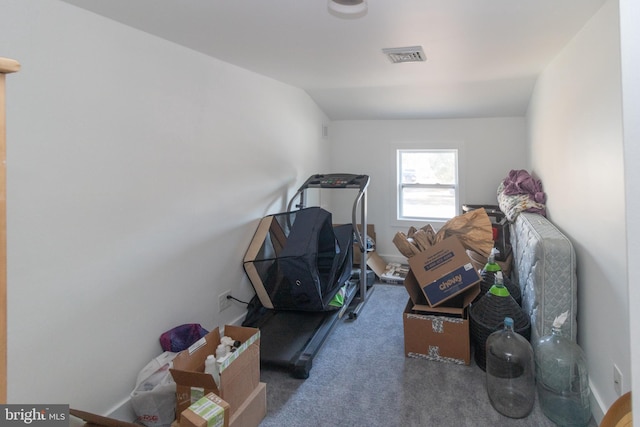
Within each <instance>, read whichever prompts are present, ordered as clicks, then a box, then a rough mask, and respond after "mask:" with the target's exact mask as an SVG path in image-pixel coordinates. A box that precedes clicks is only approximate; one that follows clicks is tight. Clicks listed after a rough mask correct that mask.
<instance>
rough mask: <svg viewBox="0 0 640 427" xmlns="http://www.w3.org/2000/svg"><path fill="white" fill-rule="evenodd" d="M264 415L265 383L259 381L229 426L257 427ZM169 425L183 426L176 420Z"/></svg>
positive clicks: (265, 401) (235, 413)
mask: <svg viewBox="0 0 640 427" xmlns="http://www.w3.org/2000/svg"><path fill="white" fill-rule="evenodd" d="M266 415H267V385H266V384H265V383H260V384H258V387H256V389H255V390H254V391H253V392H252V393H251V394H250V395H249V397H248V398H247V399H246V400H245V401H244V403H243V404H242V405H240V407H239V408H237V410H236V411H235V412H234V414H233V415H232V416H231V419H230V420H229V427H258V425H260V422H261V421H262V420H263V419H264V417H265V416H266ZM138 427H139V426H138ZM171 427H183V425H182V424H181V423H180V422H178V421H177V420H176V421H174V422H173V423H172V424H171Z"/></svg>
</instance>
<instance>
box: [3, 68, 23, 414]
mask: <svg viewBox="0 0 640 427" xmlns="http://www.w3.org/2000/svg"><path fill="white" fill-rule="evenodd" d="M18 70H20V64H19V63H18V62H17V61H15V60H13V59H9V58H0V403H7V186H6V184H7V167H6V157H7V146H6V141H7V125H6V111H5V74H9V73H15V72H16V71H18Z"/></svg>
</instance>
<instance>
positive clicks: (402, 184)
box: [397, 149, 459, 220]
mask: <svg viewBox="0 0 640 427" xmlns="http://www.w3.org/2000/svg"><path fill="white" fill-rule="evenodd" d="M397 183H398V186H397V188H398V219H399V220H448V219H450V218H453V217H454V216H456V215H457V214H458V197H459V196H458V190H459V187H458V150H457V149H444V150H431V149H430V150H422V149H412V150H404V149H399V150H397Z"/></svg>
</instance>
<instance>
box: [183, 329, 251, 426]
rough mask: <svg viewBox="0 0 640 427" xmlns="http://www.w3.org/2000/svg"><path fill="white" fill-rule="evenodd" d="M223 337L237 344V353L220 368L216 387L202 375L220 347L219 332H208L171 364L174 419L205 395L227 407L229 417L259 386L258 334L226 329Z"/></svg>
mask: <svg viewBox="0 0 640 427" xmlns="http://www.w3.org/2000/svg"><path fill="white" fill-rule="evenodd" d="M224 335H226V336H228V337H230V338H232V339H233V340H236V341H240V343H241V344H240V346H239V347H238V348H237V350H236V351H235V352H234V353H233V354H232V355H231V356H230V357H229V358H227V359H226V360H225V362H224V363H222V365H221V367H220V387H217V385H216V383H215V381H214V379H213V377H212V376H211V375H209V374H206V373H205V372H204V363H205V360H206V358H207V356H208V355H210V354H215V351H216V348H217V347H218V344H220V339H221V336H220V330H219V329H218V328H216V329H214V330H213V331H211V332H209V333H208V334H207V335H205V336H204V337H202V338H201V339H200V340H198V341H197V342H196V343H194V344H193V345H192V346H191V347H189V348H188V349H186V350H183V351H181V352H180V353H179V354H178V355H177V356H176V357H175V359H174V360H173V368H172V369H171V375H172V376H173V379H174V380H175V382H176V417H177V418H178V421H180V414H181V413H182V411H184V410H185V409H187V408H188V407H189V406H191V404H193V403H195V402H196V401H198V400H199V399H200V398H202V397H203V396H205V395H206V394H208V393H211V392H213V393H215V394H216V395H218V396H220V397H221V398H222V399H223V400H224V401H226V402H227V403H228V404H229V406H230V415H231V416H233V414H234V412H235V411H236V410H237V409H238V408H239V407H240V406H241V405H242V404H243V403H245V400H246V399H247V398H248V397H249V396H250V395H251V394H252V393H253V392H254V391H255V389H256V388H257V387H258V385H259V383H260V331H259V330H258V329H255V328H247V327H242V326H234V325H226V326H225V328H224Z"/></svg>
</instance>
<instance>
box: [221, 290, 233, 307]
mask: <svg viewBox="0 0 640 427" xmlns="http://www.w3.org/2000/svg"><path fill="white" fill-rule="evenodd" d="M230 296H231V291H227V292H223V293H221V294H220V295H218V309H219V310H220V311H222V310H226V309H227V308H229V307H231V300H230V299H229V298H227V297H230Z"/></svg>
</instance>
